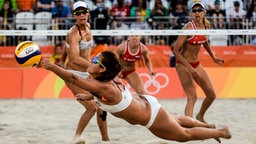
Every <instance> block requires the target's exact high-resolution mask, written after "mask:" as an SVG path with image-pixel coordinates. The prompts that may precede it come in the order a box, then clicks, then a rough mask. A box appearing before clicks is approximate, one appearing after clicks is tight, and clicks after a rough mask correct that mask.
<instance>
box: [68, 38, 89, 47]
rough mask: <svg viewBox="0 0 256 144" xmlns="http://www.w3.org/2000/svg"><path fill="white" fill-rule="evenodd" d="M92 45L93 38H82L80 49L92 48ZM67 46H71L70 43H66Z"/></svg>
mask: <svg viewBox="0 0 256 144" xmlns="http://www.w3.org/2000/svg"><path fill="white" fill-rule="evenodd" d="M91 46H93V39H91V40H90V41H83V40H80V42H79V50H84V49H87V48H90V47H91ZM66 48H70V45H69V44H68V43H66Z"/></svg>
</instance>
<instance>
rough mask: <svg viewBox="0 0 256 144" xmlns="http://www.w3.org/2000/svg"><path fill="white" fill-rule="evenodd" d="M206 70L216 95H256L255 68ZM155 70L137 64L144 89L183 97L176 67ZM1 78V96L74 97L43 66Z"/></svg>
mask: <svg viewBox="0 0 256 144" xmlns="http://www.w3.org/2000/svg"><path fill="white" fill-rule="evenodd" d="M206 70H207V72H208V73H209V76H210V77H211V79H212V83H213V86H214V88H215V91H216V95H217V98H256V92H255V86H254V83H255V81H256V75H255V73H256V68H251V67H218V68H216V67H207V68H206ZM155 71H156V73H157V74H156V76H155V77H151V76H149V72H148V70H147V69H146V68H138V72H139V74H140V76H141V77H142V79H143V81H144V87H145V90H146V92H148V93H149V94H151V95H154V96H155V97H157V98H159V99H171V98H185V94H184V92H183V90H182V87H181V84H180V81H179V79H178V76H177V73H176V70H175V68H155ZM0 79H1V81H2V82H1V83H0V87H1V91H0V99H10V98H25V99H27V98H28V99H34V98H50V99H51V98H53V99H55V98H74V96H73V94H72V93H71V91H70V90H69V89H68V88H67V86H66V85H65V83H64V81H63V80H62V79H61V78H59V77H58V76H56V75H55V74H54V73H52V72H50V71H47V70H45V69H39V68H35V67H33V68H11V69H10V68H1V69H0ZM124 83H125V84H126V85H127V83H126V82H125V81H124ZM127 87H128V88H130V86H127ZM196 89H197V92H198V96H199V97H200V98H201V97H204V96H205V95H204V93H203V92H202V91H201V89H200V88H199V87H198V86H197V85H196Z"/></svg>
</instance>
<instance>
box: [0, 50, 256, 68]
mask: <svg viewBox="0 0 256 144" xmlns="http://www.w3.org/2000/svg"><path fill="white" fill-rule="evenodd" d="M147 47H148V48H149V56H150V59H151V61H152V65H153V67H169V65H170V64H169V63H170V55H171V53H172V51H171V49H170V47H169V46H157V45H148V46H147ZM40 48H41V51H42V54H43V57H50V56H51V55H52V53H53V52H54V46H41V47H40ZM115 48H116V46H114V45H112V46H109V47H108V50H114V49H115ZM14 50H15V47H14V46H9V47H0V52H1V53H0V67H9V68H16V67H21V66H19V65H18V64H17V62H16V61H15V57H14ZM212 50H213V52H214V53H215V55H216V56H217V57H221V58H223V59H224V60H225V64H224V67H256V46H252V45H248V46H212ZM200 61H201V63H202V64H203V66H205V67H218V65H216V64H215V63H213V61H212V59H211V57H209V55H208V53H207V52H206V50H205V49H204V48H202V49H201V51H200ZM139 67H145V65H144V64H143V63H140V65H139Z"/></svg>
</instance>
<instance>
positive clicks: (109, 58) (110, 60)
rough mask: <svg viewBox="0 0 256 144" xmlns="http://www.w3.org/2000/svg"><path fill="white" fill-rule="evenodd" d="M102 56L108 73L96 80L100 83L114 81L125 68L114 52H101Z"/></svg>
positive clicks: (102, 61)
mask: <svg viewBox="0 0 256 144" xmlns="http://www.w3.org/2000/svg"><path fill="white" fill-rule="evenodd" d="M101 55H102V59H101V63H102V64H103V65H104V66H105V67H106V71H104V72H103V73H102V75H101V76H99V77H97V78H95V79H97V80H99V81H109V80H113V79H114V78H115V77H116V76H117V74H118V73H119V72H120V71H121V70H122V68H123V67H122V65H121V64H120V63H119V58H118V57H117V55H116V54H115V53H114V52H112V51H104V52H101Z"/></svg>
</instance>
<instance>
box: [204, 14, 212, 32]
mask: <svg viewBox="0 0 256 144" xmlns="http://www.w3.org/2000/svg"><path fill="white" fill-rule="evenodd" d="M203 21H204V25H205V27H206V29H210V28H211V23H210V22H209V20H208V19H207V18H206V17H205V16H204V20H203Z"/></svg>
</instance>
